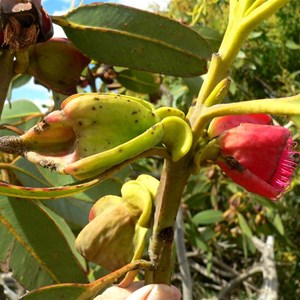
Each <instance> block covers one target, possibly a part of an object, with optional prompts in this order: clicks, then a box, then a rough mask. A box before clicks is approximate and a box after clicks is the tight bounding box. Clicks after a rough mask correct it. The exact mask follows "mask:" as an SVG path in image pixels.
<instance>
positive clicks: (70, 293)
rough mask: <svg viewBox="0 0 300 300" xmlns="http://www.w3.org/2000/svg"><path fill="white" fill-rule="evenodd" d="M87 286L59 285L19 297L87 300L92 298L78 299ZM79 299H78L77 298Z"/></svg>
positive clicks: (50, 299) (48, 299)
mask: <svg viewBox="0 0 300 300" xmlns="http://www.w3.org/2000/svg"><path fill="white" fill-rule="evenodd" d="M87 291H88V286H87V285H84V284H75V283H73V284H72V283H69V284H60V285H55V286H47V287H43V288H40V289H37V290H34V291H31V292H29V293H28V294H26V295H25V296H23V297H21V298H20V300H22V299H24V300H41V299H43V300H66V299H70V300H76V299H82V300H89V299H92V298H94V297H84V298H82V297H80V296H82V295H84V294H86V293H87ZM79 297H80V298H79Z"/></svg>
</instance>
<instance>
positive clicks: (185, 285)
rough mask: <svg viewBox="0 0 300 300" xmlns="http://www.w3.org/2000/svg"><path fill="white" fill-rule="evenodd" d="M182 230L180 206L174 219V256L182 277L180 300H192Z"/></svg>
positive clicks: (191, 283) (191, 285) (188, 266)
mask: <svg viewBox="0 0 300 300" xmlns="http://www.w3.org/2000/svg"><path fill="white" fill-rule="evenodd" d="M183 229H184V222H183V212H182V207H181V206H180V208H179V210H178V214H177V218H176V230H175V245H176V254H177V260H178V264H179V269H180V273H181V276H182V299H183V300H193V294H192V287H193V282H192V278H191V271H190V265H189V262H188V259H187V255H186V249H185V244H184V230H183Z"/></svg>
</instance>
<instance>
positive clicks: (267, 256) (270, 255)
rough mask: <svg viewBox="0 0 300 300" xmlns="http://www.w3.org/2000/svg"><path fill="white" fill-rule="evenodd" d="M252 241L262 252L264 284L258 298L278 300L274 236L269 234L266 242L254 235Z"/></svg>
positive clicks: (261, 299)
mask: <svg viewBox="0 0 300 300" xmlns="http://www.w3.org/2000/svg"><path fill="white" fill-rule="evenodd" d="M252 241H253V243H254V245H255V247H256V248H257V249H258V250H259V251H260V252H261V253H262V257H261V264H262V273H263V285H262V287H261V289H260V292H259V298H258V300H277V299H278V293H277V291H278V278H277V272H276V263H275V260H274V237H273V236H268V237H267V241H266V242H265V243H264V242H263V241H261V240H260V239H258V238H257V237H253V238H252Z"/></svg>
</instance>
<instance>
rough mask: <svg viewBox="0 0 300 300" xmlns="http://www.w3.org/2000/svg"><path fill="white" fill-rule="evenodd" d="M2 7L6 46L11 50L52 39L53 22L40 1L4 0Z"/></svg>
mask: <svg viewBox="0 0 300 300" xmlns="http://www.w3.org/2000/svg"><path fill="white" fill-rule="evenodd" d="M0 5H1V19H2V27H3V35H4V38H3V40H4V45H7V46H8V47H9V48H10V49H12V50H14V51H18V50H22V49H26V48H28V46H30V45H32V44H35V43H37V42H44V41H46V40H48V39H50V38H51V37H52V35H53V26H52V21H51V18H50V16H49V15H48V14H47V13H46V12H45V10H44V9H43V7H42V5H41V1H40V0H25V1H20V0H2V1H1V4H0Z"/></svg>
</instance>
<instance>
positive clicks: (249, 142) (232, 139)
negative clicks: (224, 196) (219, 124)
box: [216, 124, 299, 199]
mask: <svg viewBox="0 0 300 300" xmlns="http://www.w3.org/2000/svg"><path fill="white" fill-rule="evenodd" d="M217 140H218V141H219V144H220V148H221V153H220V154H221V155H220V157H218V158H217V160H216V162H217V164H218V165H219V166H220V168H221V169H222V170H223V171H224V172H225V173H226V174H227V175H228V177H230V178H231V179H232V180H233V181H234V182H236V183H237V184H239V185H241V186H243V187H244V188H245V189H246V190H248V191H249V192H253V193H256V194H259V195H261V196H264V197H266V198H270V199H278V198H279V197H280V196H281V195H282V194H283V193H284V192H285V191H286V190H287V188H288V187H289V185H290V181H291V176H292V175H293V173H294V170H295V168H296V165H297V163H296V162H295V158H296V157H298V155H299V153H298V152H296V151H295V150H294V148H295V146H296V144H295V143H294V142H293V140H292V138H291V133H290V131H289V130H288V129H286V128H284V127H281V126H270V125H261V124H240V125H239V126H237V127H234V128H231V129H229V130H226V131H224V132H223V133H221V134H220V135H219V137H218V138H217Z"/></svg>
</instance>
